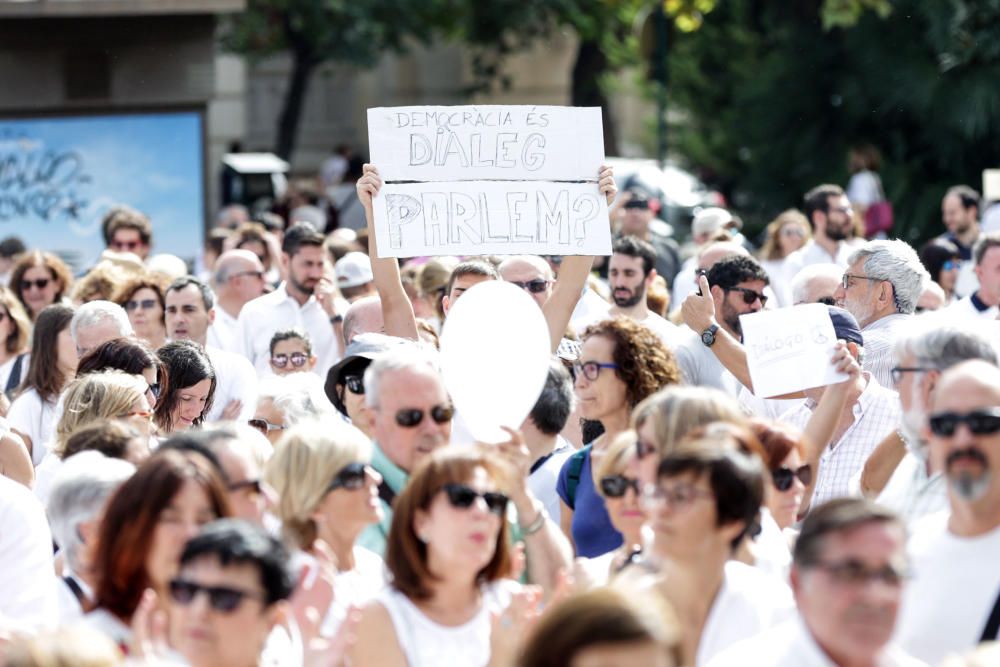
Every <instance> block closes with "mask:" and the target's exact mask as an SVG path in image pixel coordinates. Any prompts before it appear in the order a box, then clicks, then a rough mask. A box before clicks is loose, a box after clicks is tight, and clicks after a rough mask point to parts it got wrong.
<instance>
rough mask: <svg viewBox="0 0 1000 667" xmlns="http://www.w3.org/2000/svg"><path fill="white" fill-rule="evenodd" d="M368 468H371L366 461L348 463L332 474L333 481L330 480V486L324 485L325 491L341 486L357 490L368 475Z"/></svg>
mask: <svg viewBox="0 0 1000 667" xmlns="http://www.w3.org/2000/svg"><path fill="white" fill-rule="evenodd" d="M370 470H372V468H371V466H369V465H368V464H367V463H348V464H347V465H346V466H344V467H343V468H341V469H340V472H338V473H337V474H336V475H335V476H334V478H333V481H332V482H330V486H328V487H326V492H327V493H330V492H331V491H334V490H336V489H341V488H343V489H347V490H348V491H357V490H358V489H360V488H363V487H364V485H365V479H366V478H367V477H368V472H369V471H370Z"/></svg>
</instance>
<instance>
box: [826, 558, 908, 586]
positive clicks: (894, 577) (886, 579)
mask: <svg viewBox="0 0 1000 667" xmlns="http://www.w3.org/2000/svg"><path fill="white" fill-rule="evenodd" d="M807 567H814V568H817V569H820V570H823V571H825V572H826V573H827V574H829V575H830V577H831V578H833V580H834V581H835V582H837V583H838V584H842V585H844V586H864V585H867V584H868V582H870V581H880V582H882V583H883V584H886V585H887V586H901V585H902V584H903V580H905V579H906V578H907V577H908V576H909V573H908V572H907V571H906V570H905V569H904V568H902V567H897V566H895V565H892V564H891V563H886V564H885V565H883V566H882V567H868V566H867V565H865V564H864V563H862V562H861V561H859V560H856V559H854V558H848V559H846V560H842V561H839V562H835V563H827V562H825V561H816V562H815V563H810V564H809V565H808V566H807Z"/></svg>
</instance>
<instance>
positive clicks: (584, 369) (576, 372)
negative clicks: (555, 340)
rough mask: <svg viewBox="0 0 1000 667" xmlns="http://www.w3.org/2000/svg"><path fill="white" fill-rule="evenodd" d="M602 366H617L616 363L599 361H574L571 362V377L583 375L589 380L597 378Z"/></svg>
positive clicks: (615, 367)
mask: <svg viewBox="0 0 1000 667" xmlns="http://www.w3.org/2000/svg"><path fill="white" fill-rule="evenodd" d="M602 368H614V369H617V368H618V364H602V363H601V362H599V361H584V362H582V363H581V362H579V361H574V362H573V369H572V370H573V377H580V376H581V375H583V377H585V378H587V379H588V380H590V381H591V382H593V381H594V380H596V379H597V377H598V376H599V375H600V374H601V369H602Z"/></svg>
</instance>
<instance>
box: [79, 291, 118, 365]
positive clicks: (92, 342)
mask: <svg viewBox="0 0 1000 667" xmlns="http://www.w3.org/2000/svg"><path fill="white" fill-rule="evenodd" d="M69 326H70V335H72V336H73V343H74V344H75V345H76V354H77V356H78V357H79V358H81V359H82V358H83V357H85V356H86V355H87V354H88V353H89V352H92V351H93V350H96V349H97V348H98V347H100V346H101V345H103V344H104V343H107V342H108V341H109V340H114V339H115V338H125V337H127V336H131V335H132V333H133V331H132V323H131V322H129V319H128V313H126V312H125V309H124V308H122V307H121V306H119V305H118V304H117V303H112V302H110V301H89V302H87V303H85V304H83V305H82V306H80V307H79V308H77V309H76V312H75V313H73V320H72V321H71V322H70V325H69Z"/></svg>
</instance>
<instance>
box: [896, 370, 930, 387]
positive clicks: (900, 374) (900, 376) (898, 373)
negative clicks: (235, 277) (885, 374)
mask: <svg viewBox="0 0 1000 667" xmlns="http://www.w3.org/2000/svg"><path fill="white" fill-rule="evenodd" d="M929 370H931V369H930V368H924V367H923V366H893V367H892V369H890V371H889V372H890V373H891V374H892V383H893V384H896V385H898V384H899V383H900V382H902V381H903V374H904V373H922V372H924V371H929Z"/></svg>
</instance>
